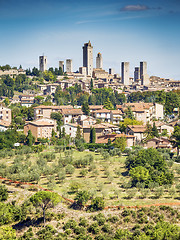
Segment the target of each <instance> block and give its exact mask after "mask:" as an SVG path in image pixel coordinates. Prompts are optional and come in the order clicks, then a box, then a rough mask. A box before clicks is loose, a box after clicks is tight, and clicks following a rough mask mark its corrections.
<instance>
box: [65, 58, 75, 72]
mask: <svg viewBox="0 0 180 240" xmlns="http://www.w3.org/2000/svg"><path fill="white" fill-rule="evenodd" d="M66 72H68V73H71V72H73V67H72V59H66Z"/></svg>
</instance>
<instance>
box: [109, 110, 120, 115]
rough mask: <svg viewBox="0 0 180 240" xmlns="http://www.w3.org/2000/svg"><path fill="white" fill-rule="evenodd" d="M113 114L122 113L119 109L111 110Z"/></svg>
mask: <svg viewBox="0 0 180 240" xmlns="http://www.w3.org/2000/svg"><path fill="white" fill-rule="evenodd" d="M111 112H112V113H113V114H123V113H122V111H121V110H111Z"/></svg>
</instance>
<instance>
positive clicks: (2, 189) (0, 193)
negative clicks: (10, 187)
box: [0, 185, 8, 201]
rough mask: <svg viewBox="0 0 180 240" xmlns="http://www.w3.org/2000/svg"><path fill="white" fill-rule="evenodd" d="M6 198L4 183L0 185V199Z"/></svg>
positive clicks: (6, 192) (4, 199)
mask: <svg viewBox="0 0 180 240" xmlns="http://www.w3.org/2000/svg"><path fill="white" fill-rule="evenodd" d="M7 198H8V191H7V187H6V186H5V185H0V201H6V200H7Z"/></svg>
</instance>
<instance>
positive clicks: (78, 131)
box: [76, 125, 81, 140]
mask: <svg viewBox="0 0 180 240" xmlns="http://www.w3.org/2000/svg"><path fill="white" fill-rule="evenodd" d="M76 139H77V140H80V139H81V127H80V126H79V125H78V126H77V131H76Z"/></svg>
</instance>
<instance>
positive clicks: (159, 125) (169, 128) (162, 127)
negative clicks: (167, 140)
mask: <svg viewBox="0 0 180 240" xmlns="http://www.w3.org/2000/svg"><path fill="white" fill-rule="evenodd" d="M155 125H156V127H157V130H158V132H159V133H160V134H161V133H162V132H163V131H164V130H166V131H167V134H168V135H169V136H171V134H172V133H173V132H174V127H173V126H171V125H169V124H167V123H162V122H160V123H155Z"/></svg>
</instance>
